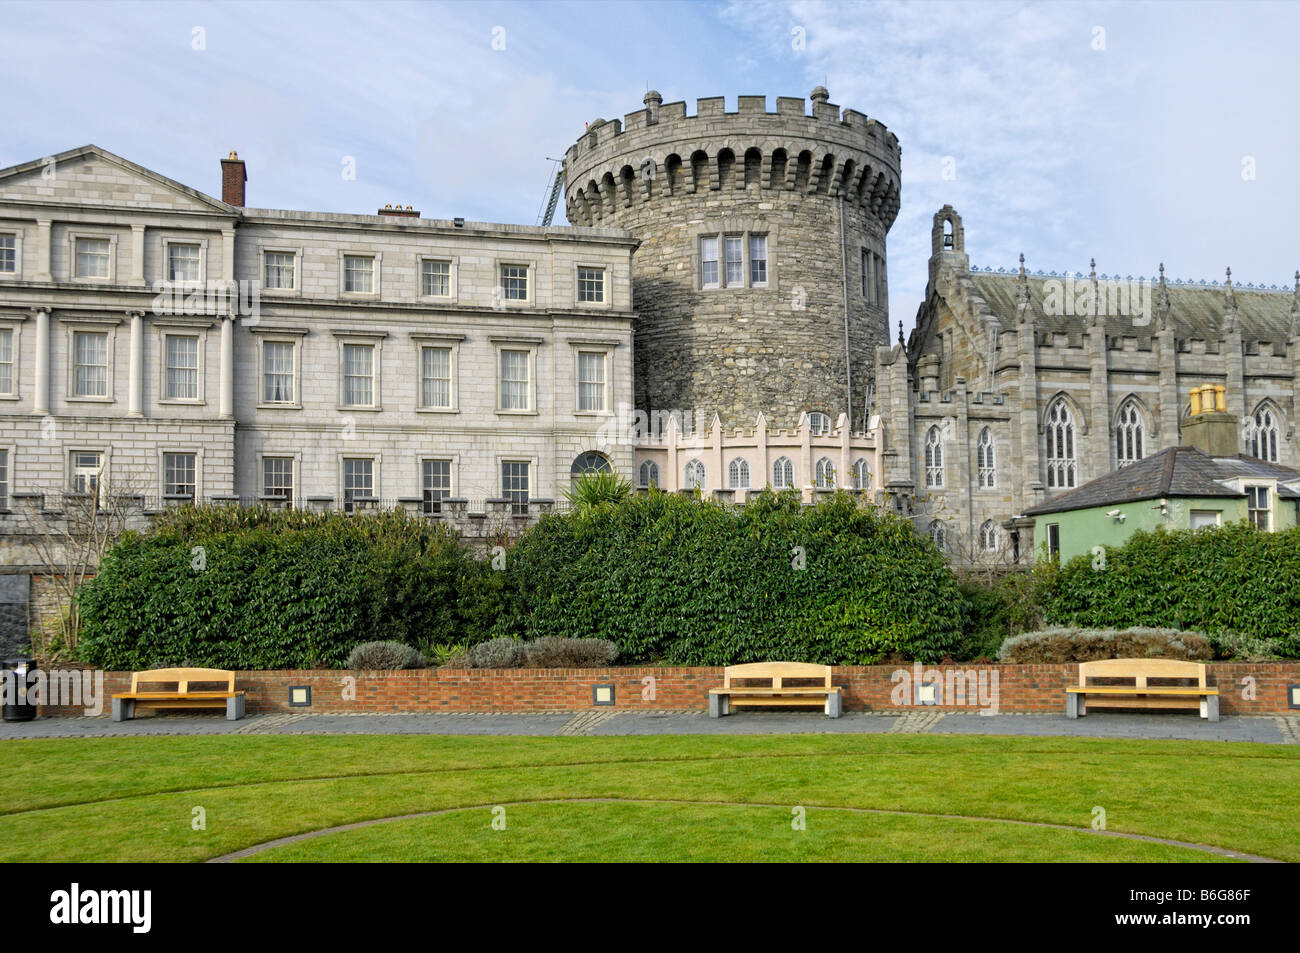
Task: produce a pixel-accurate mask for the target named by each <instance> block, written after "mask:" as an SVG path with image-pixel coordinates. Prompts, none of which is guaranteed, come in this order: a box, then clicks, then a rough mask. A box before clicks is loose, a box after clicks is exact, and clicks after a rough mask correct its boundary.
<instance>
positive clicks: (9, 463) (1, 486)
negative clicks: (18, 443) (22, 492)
mask: <svg viewBox="0 0 1300 953" xmlns="http://www.w3.org/2000/svg"><path fill="white" fill-rule="evenodd" d="M14 452H15V447H14V445H13V444H0V457H3V459H4V466H3V467H0V472H3V475H4V479H2V480H0V513H7V512H9V511H11V510H12V509H13V507H12V506H10V505H9V504H10V503H11V502H12V500H13V495H14Z"/></svg>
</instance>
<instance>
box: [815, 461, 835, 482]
mask: <svg viewBox="0 0 1300 953" xmlns="http://www.w3.org/2000/svg"><path fill="white" fill-rule="evenodd" d="M813 486H815V487H816V488H817V489H819V490H830V489H834V487H835V464H833V463H831V458H830V457H822V458H821V459H820V460H818V461H817V469H816V470H815V471H814V473H813Z"/></svg>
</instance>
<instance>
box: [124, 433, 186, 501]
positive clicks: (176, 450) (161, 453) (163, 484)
mask: <svg viewBox="0 0 1300 953" xmlns="http://www.w3.org/2000/svg"><path fill="white" fill-rule="evenodd" d="M169 454H180V455H184V456H190V457H193V458H194V496H193V499H194V502H195V503H197V502H198V501H199V500H201V499H203V448H202V447H193V446H161V447H159V448H158V451H157V458H156V462H157V466H158V499H159V500H164V499H166V497H167V457H168V455H169ZM100 485H101V486H102V485H103V480H102V479H101V481H100Z"/></svg>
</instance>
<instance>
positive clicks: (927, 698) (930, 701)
mask: <svg viewBox="0 0 1300 953" xmlns="http://www.w3.org/2000/svg"><path fill="white" fill-rule="evenodd" d="M915 685H916V691H915V695H916V698H915V701H916V704H918V705H936V704H938V702H939V686H937V685H934V684H932V683H930V682H916V683H915Z"/></svg>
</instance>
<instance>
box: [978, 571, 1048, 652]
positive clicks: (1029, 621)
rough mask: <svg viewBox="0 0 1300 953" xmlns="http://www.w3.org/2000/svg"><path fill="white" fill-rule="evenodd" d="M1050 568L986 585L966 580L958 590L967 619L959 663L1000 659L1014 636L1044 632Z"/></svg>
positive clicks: (1011, 573) (998, 579)
mask: <svg viewBox="0 0 1300 953" xmlns="http://www.w3.org/2000/svg"><path fill="white" fill-rule="evenodd" d="M1049 565H1050V564H1044V565H1043V566H1042V567H1040V568H1038V569H1036V570H1035V571H1034V572H1032V573H1026V572H1008V573H1006V574H1004V575H1002V576H999V577H998V578H996V579H993V580H991V581H988V582H985V581H982V580H980V579H976V578H973V577H972V578H966V579H963V580H962V581H961V583H960V584H959V586H958V588H959V590H960V592H961V596H962V602H963V605H964V609H965V615H964V619H963V624H962V642H961V646H960V648H959V649H958V651H957V652H956V653H955V657H956V659H957V660H958V661H967V660H970V659H978V658H988V659H992V658H996V657H997V654H998V650H999V649H1000V648H1001V647H1002V643H1003V642H1004V641H1006V640H1007V639H1008V638H1010V637H1011V636H1013V635H1017V634H1019V633H1021V632H1028V631H1031V630H1033V629H1037V628H1041V627H1042V624H1043V616H1042V604H1041V599H1042V596H1041V589H1042V585H1043V579H1044V578H1045V575H1046V572H1047V570H1048V567H1049Z"/></svg>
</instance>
